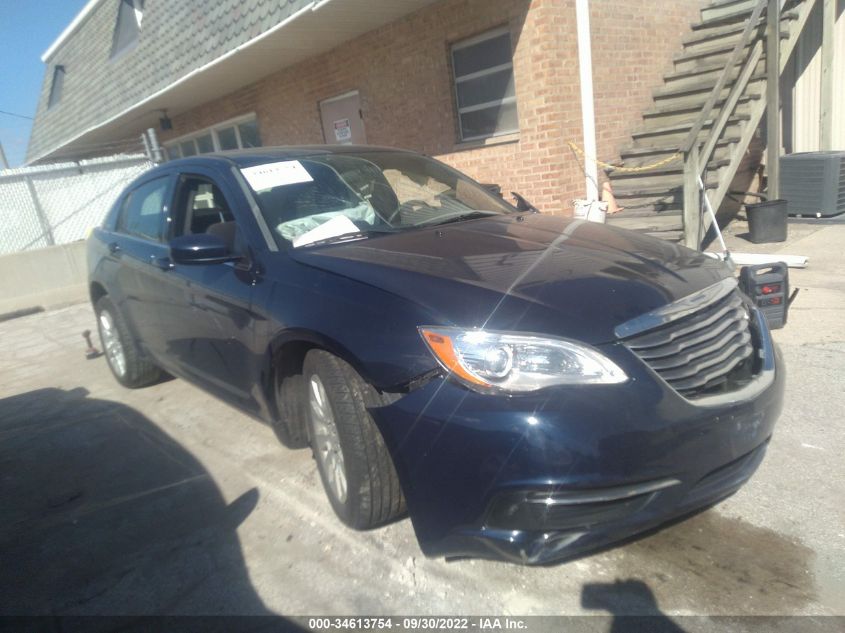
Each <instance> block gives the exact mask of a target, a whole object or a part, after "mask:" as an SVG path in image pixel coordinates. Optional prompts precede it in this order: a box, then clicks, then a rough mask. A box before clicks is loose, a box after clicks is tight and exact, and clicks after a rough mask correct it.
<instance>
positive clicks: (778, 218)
mask: <svg viewBox="0 0 845 633" xmlns="http://www.w3.org/2000/svg"><path fill="white" fill-rule="evenodd" d="M745 211H746V213H747V214H748V232H749V233H750V236H749V239H750V240H751V241H752V242H754V243H755V244H767V243H769V242H785V241H786V219H787V212H788V208H787V203H786V200H767V201H765V202H758V203H755V204H746V205H745Z"/></svg>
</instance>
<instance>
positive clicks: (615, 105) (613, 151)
mask: <svg viewBox="0 0 845 633" xmlns="http://www.w3.org/2000/svg"><path fill="white" fill-rule="evenodd" d="M703 4H705V3H704V2H702V0H671V1H670V0H635V1H632V0H593V1H592V2H591V3H590V35H591V38H592V43H593V50H592V53H593V92H594V99H595V111H596V146H597V154H598V158H599V159H601V160H603V161H605V162H614V161H616V160H618V159H619V150H620V148H621V147H624V146H625V145H628V144H630V141H631V138H630V134H631V131H632V130H633V129H634V127H636V125H637V123H639V122H640V120H641V115H642V112H643V110H645V109H647V108H648V107H650V106H651V104H652V100H651V92H652V90H653V89H654V88H655V87H657V86H659V85H660V83H661V81H662V79H663V75H664V74H665V73H667V72H669V71H671V70H672V68H673V67H672V56H673V55H676V54H678V53H680V52H681V42H682V39H683V37H684V35H687V34H689V33H690V32H691V31H690V24H692V23H693V22H696V21H698V20H699V19H700V18H701V16H700V13H699V9H700V8H701V6H702V5H703Z"/></svg>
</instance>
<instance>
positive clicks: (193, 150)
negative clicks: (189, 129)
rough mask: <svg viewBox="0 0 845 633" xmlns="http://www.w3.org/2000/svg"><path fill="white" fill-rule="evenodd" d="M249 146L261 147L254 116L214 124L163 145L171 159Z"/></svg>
mask: <svg viewBox="0 0 845 633" xmlns="http://www.w3.org/2000/svg"><path fill="white" fill-rule="evenodd" d="M250 147H261V136H260V135H259V133H258V121H256V120H255V117H254V116H251V117H249V118H246V119H240V120H237V121H230V122H227V123H223V124H220V125H216V126H214V127H212V128H208V129H205V130H203V131H201V132H198V133H197V134H194V135H191V136H189V137H183V138H182V139H179V140H177V141H173V142H171V143H167V144H166V145H165V148H166V149H167V154H168V157H169V158H170V159H171V160H173V159H176V158H187V157H188V156H196V155H197V154H208V153H209V152H220V151H224V150H227V149H246V148H250Z"/></svg>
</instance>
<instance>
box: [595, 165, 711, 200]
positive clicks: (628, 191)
mask: <svg viewBox="0 0 845 633" xmlns="http://www.w3.org/2000/svg"><path fill="white" fill-rule="evenodd" d="M610 182H611V184H612V185H613V195H614V196H616V197H617V198H620V199H624V198H643V197H649V196H653V195H657V196H660V195H661V194H664V195H672V194H675V193H676V192H678V191H683V188H684V174H683V173H682V172H676V173H671V174H666V175H664V174H661V173H659V172H658V173H657V174H656V175H650V176H639V177H635V178H621V177H617V178H614V177H613V175H612V174H611V176H610ZM705 186H706V187H707V188H708V189H715V188H716V187H718V186H719V179H718V177H717V176H716V174H715V173H713V172H708V174H707V180H706V181H705Z"/></svg>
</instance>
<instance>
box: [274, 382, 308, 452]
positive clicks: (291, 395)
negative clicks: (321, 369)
mask: <svg viewBox="0 0 845 633" xmlns="http://www.w3.org/2000/svg"><path fill="white" fill-rule="evenodd" d="M304 385H305V378H304V377H303V376H302V375H296V376H287V377H285V378H279V379H277V380H276V416H275V417H274V418H273V420H272V422H271V426H272V427H273V432H274V433H275V434H276V437H277V438H278V439H279V441H280V442H281V443H282V445H284V446H286V447H287V448H291V449H296V448H307V447H308V446H309V443H308V431H307V429H306V427H305V424H304V423H303V422H304V421H305V420H306V419H307V416H308V410H307V409H306V405H307V403H308V401H307V400H306V399H305V396H306V395H308V394H307V393H306V391H305V386H304Z"/></svg>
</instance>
